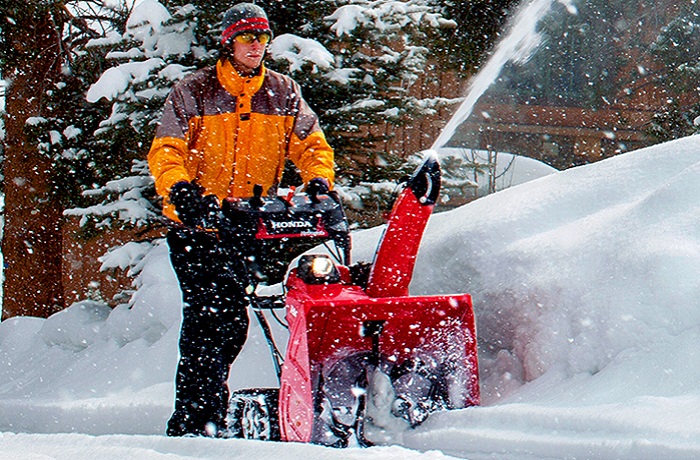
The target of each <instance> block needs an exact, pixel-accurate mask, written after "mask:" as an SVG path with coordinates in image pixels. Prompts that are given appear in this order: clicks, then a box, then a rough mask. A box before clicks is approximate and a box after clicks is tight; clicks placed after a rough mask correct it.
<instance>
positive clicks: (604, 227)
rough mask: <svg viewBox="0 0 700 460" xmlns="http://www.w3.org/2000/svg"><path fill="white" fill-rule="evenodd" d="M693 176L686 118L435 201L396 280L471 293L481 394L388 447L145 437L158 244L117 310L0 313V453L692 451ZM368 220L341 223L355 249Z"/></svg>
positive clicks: (695, 447)
mask: <svg viewBox="0 0 700 460" xmlns="http://www.w3.org/2000/svg"><path fill="white" fill-rule="evenodd" d="M699 177H700V137H698V136H694V137H689V138H685V139H681V140H679V141H675V142H671V143H667V144H663V145H660V146H655V147H652V148H648V149H644V150H640V151H636V152H632V153H628V154H625V155H622V156H618V157H615V158H612V159H609V160H606V161H602V162H599V163H596V164H592V165H588V166H584V167H579V168H575V169H571V170H567V171H564V172H560V173H556V174H552V175H549V176H547V177H543V178H541V179H538V180H535V181H532V182H528V183H525V184H522V185H520V186H517V187H513V188H510V189H507V190H505V191H502V192H499V193H497V194H495V195H491V196H488V197H486V198H482V199H479V200H477V201H474V202H472V203H470V204H468V205H466V206H463V207H461V208H458V209H456V210H454V211H450V212H446V213H441V214H436V215H434V216H433V217H432V219H431V222H430V224H429V226H428V230H427V232H426V235H425V237H424V240H423V245H422V248H421V252H420V253H419V260H418V264H417V268H416V272H415V275H414V282H413V284H412V292H413V293H414V294H434V293H454V292H465V291H466V292H470V293H471V294H472V295H473V298H474V304H475V309H476V313H477V328H478V335H479V340H480V359H481V363H480V364H481V371H482V382H481V383H482V391H483V400H484V406H483V407H479V408H470V409H466V410H461V411H454V412H449V413H441V414H435V415H433V416H431V418H430V419H429V420H428V421H427V422H426V423H425V424H424V425H422V426H421V427H419V428H418V429H416V430H413V431H409V432H405V433H397V435H396V438H395V443H396V444H399V445H401V446H403V447H398V446H393V447H375V448H371V449H364V450H359V449H353V448H351V449H347V450H344V451H337V450H332V449H326V448H322V447H318V446H303V445H285V444H275V443H264V444H263V443H259V442H248V441H240V440H211V439H168V438H165V437H163V436H160V433H162V432H163V430H164V427H165V421H166V420H167V417H168V416H169V413H170V410H171V407H172V392H173V385H172V378H173V374H174V369H175V363H176V359H177V347H176V342H177V334H178V324H179V305H178V300H177V299H178V296H179V293H178V292H177V285H176V282H175V279H174V275H173V274H172V272H171V269H170V267H169V264H168V263H167V254H166V251H165V248H164V247H163V246H160V247H159V248H157V249H156V250H154V251H152V252H151V253H149V255H148V256H147V258H145V259H144V260H143V261H142V265H143V270H142V272H141V275H140V279H139V282H140V283H141V288H140V289H139V291H138V297H137V299H136V303H135V305H134V307H133V308H132V309H127V308H119V309H116V310H114V311H109V310H108V309H106V308H104V307H101V306H99V305H95V304H88V303H84V304H79V305H74V306H73V307H71V308H69V309H67V310H65V311H63V312H61V313H58V314H56V315H54V316H53V317H51V318H49V319H48V320H41V319H35V318H14V319H11V320H8V321H4V322H2V323H0V431H3V432H6V433H4V434H0V457H2V458H39V457H41V456H43V455H46V456H49V457H55V458H90V459H93V460H94V459H96V458H116V457H119V458H127V457H132V458H142V459H148V458H154V459H155V458H163V457H165V456H166V455H168V458H182V459H184V458H192V457H195V458H243V457H244V456H246V457H249V458H344V459H352V458H363V459H368V458H382V459H393V458H396V459H399V458H401V459H410V458H424V459H433V458H436V459H441V458H447V456H456V457H462V458H470V459H479V458H579V459H583V458H629V459H633V458H634V459H638V458H649V459H652V458H654V459H656V458H697V457H700V389H699V388H698V383H699V382H700V357H699V356H698V355H699V351H698V349H699V348H700V186H699V185H698V178H699ZM379 234H380V229H372V230H368V231H364V232H359V233H357V234H356V235H354V247H355V252H354V258H355V260H361V259H366V260H367V259H371V256H372V253H373V251H374V247H375V244H376V241H377V238H378V236H379ZM131 251H132V252H131V254H132V256H134V257H138V255H139V248H138V247H137V246H134V247H132V248H131ZM278 332H280V331H278ZM248 345H249V346H248V347H247V348H246V350H245V352H244V355H243V356H242V357H241V358H240V359H239V361H238V362H237V363H236V365H235V366H234V370H233V376H232V379H231V385H232V387H242V386H249V385H270V384H273V383H274V379H273V378H272V373H271V370H265V371H263V372H261V373H258V372H257V370H258V369H260V368H261V367H262V366H264V367H267V368H269V367H270V366H269V365H268V363H269V362H270V361H269V357H268V355H267V350H266V349H265V345H264V343H263V342H262V340H261V338H260V335H259V334H258V332H257V330H256V329H252V330H251V335H250V338H249V344H248ZM69 432H70V433H81V434H46V433H69ZM13 433H23V434H13ZM115 434H116V435H120V436H115ZM130 434H136V435H138V436H123V435H130ZM87 435H104V436H98V437H94V436H87ZM407 448H408V449H411V450H407ZM417 451H421V452H423V453H421V452H417ZM436 451H437V452H436ZM13 452H19V453H21V455H20V456H19V457H17V456H15V457H13V455H15V454H13ZM17 455H19V454H17ZM41 458H44V457H41Z"/></svg>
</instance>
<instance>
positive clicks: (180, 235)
mask: <svg viewBox="0 0 700 460" xmlns="http://www.w3.org/2000/svg"><path fill="white" fill-rule="evenodd" d="M167 241H168V246H169V249H170V260H171V262H172V265H173V268H174V269H175V274H176V275H177V278H178V281H179V283H180V288H181V290H182V297H183V315H182V316H183V318H182V328H181V331H180V361H179V363H178V367H177V376H176V378H175V411H174V413H173V415H172V416H171V418H170V420H169V421H168V426H167V431H166V433H167V435H168V436H184V435H188V434H193V435H204V436H216V435H217V434H218V433H220V432H221V430H223V429H225V428H226V410H227V405H228V399H229V389H228V384H227V380H228V375H229V371H230V368H231V364H233V362H234V360H235V359H236V357H237V356H238V354H239V353H240V351H241V348H243V344H244V343H245V340H246V336H247V333H248V313H247V310H246V309H247V305H248V301H247V299H246V294H245V292H244V287H243V286H245V284H244V283H242V281H243V280H245V279H246V273H242V272H243V271H244V270H243V267H242V266H241V265H240V263H236V261H234V260H232V256H231V254H230V253H227V251H225V250H224V248H223V247H222V246H221V244H220V243H219V241H218V238H217V236H216V235H215V234H211V233H207V232H201V231H196V230H192V229H188V228H171V229H170V230H169V231H168V236H167Z"/></svg>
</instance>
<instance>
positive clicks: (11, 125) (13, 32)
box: [2, 1, 64, 319]
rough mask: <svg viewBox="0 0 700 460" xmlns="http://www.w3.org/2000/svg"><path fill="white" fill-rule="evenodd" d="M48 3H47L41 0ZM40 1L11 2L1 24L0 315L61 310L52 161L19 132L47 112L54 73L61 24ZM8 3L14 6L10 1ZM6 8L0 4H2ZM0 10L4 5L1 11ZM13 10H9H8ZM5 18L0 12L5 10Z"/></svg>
mask: <svg viewBox="0 0 700 460" xmlns="http://www.w3.org/2000/svg"><path fill="white" fill-rule="evenodd" d="M44 4H46V2H44ZM38 5H39V2H36V3H35V2H31V1H25V2H22V6H21V7H19V8H21V9H22V11H19V8H18V7H15V11H14V13H16V14H15V15H13V16H10V15H8V19H9V18H12V20H13V21H14V23H11V22H10V21H6V22H5V24H3V29H4V30H3V34H4V37H3V38H4V43H3V45H4V51H5V57H7V56H10V57H11V58H10V59H9V60H6V62H5V68H3V76H4V77H5V79H6V80H8V82H9V85H8V87H7V90H6V113H7V116H6V126H5V127H6V136H5V160H4V184H3V188H4V192H5V228H4V235H3V240H2V252H3V256H4V262H5V269H4V274H5V280H4V286H3V311H2V319H6V318H9V317H11V316H18V315H26V316H41V317H47V316H49V315H51V314H52V313H54V312H56V311H58V310H60V309H62V308H63V307H64V305H63V288H62V283H61V260H62V252H63V251H62V238H61V219H62V218H63V216H62V214H63V212H62V209H61V205H60V204H59V200H57V197H56V195H55V193H54V191H53V189H54V187H53V184H52V161H51V159H50V158H49V157H48V156H46V155H44V154H42V153H40V152H39V150H38V148H37V143H36V141H35V140H33V139H31V138H30V137H29V136H28V135H27V134H26V131H25V128H26V122H27V119H28V118H30V117H39V116H41V115H42V114H45V109H46V107H45V106H44V104H43V100H44V97H45V96H46V91H47V90H48V89H50V88H51V86H52V84H53V82H54V80H55V78H56V76H57V75H58V72H59V71H60V47H59V37H58V32H57V31H60V30H61V28H60V25H57V24H55V23H54V22H53V20H52V19H53V18H52V16H51V12H50V11H47V10H44V9H41V10H40V9H39V8H38ZM10 8H11V9H12V7H10ZM3 10H5V8H3ZM3 12H4V11H3ZM11 13H12V11H11ZM3 16H5V15H3Z"/></svg>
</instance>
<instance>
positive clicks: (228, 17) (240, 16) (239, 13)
mask: <svg viewBox="0 0 700 460" xmlns="http://www.w3.org/2000/svg"><path fill="white" fill-rule="evenodd" d="M221 25H222V29H223V32H222V33H221V44H222V45H225V44H226V43H228V41H229V40H230V39H232V38H233V37H235V36H236V35H240V34H242V33H246V32H267V33H269V34H270V35H272V29H270V23H269V22H268V20H267V14H265V10H263V9H262V8H260V7H259V6H258V5H254V4H252V3H238V4H237V5H234V6H232V7H231V8H229V10H228V11H226V13H224V19H223V21H222V22H221Z"/></svg>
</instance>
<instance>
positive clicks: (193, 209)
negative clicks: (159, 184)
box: [170, 181, 205, 228]
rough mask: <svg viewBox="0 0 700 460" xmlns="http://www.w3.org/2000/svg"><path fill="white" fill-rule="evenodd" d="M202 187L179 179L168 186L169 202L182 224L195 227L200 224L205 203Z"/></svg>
mask: <svg viewBox="0 0 700 460" xmlns="http://www.w3.org/2000/svg"><path fill="white" fill-rule="evenodd" d="M203 192H204V188H203V187H202V186H201V185H197V184H195V183H193V182H187V181H180V182H178V183H176V184H175V185H173V186H172V187H171V188H170V202H171V203H172V204H173V205H175V213H176V214H177V216H178V217H179V218H180V220H181V221H182V223H183V224H185V225H187V226H188V227H192V228H195V227H197V226H198V225H201V224H202V218H203V217H204V213H205V209H204V208H205V203H204V197H203V196H202V193H203Z"/></svg>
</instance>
